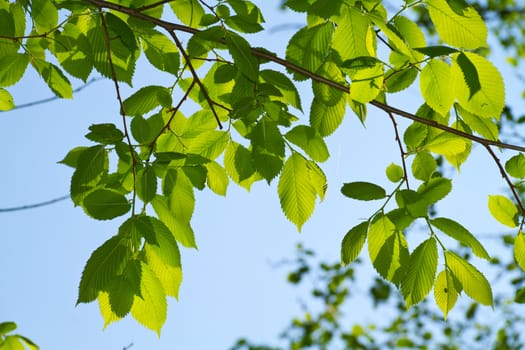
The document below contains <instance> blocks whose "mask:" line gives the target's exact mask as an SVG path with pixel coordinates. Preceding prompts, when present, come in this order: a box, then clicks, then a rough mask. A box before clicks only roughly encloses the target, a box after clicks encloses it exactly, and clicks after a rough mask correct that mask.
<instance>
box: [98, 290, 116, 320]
mask: <svg viewBox="0 0 525 350" xmlns="http://www.w3.org/2000/svg"><path fill="white" fill-rule="evenodd" d="M97 300H98V308H99V310H100V314H101V315H102V318H103V319H104V329H105V328H106V327H107V326H108V325H109V324H110V323H112V322H115V321H119V320H120V319H122V317H119V316H117V314H115V312H114V311H113V310H112V309H111V303H110V302H109V293H108V292H104V291H101V292H99V293H98V298H97Z"/></svg>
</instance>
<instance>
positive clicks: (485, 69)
mask: <svg viewBox="0 0 525 350" xmlns="http://www.w3.org/2000/svg"><path fill="white" fill-rule="evenodd" d="M462 55H464V56H466V58H468V60H469V61H470V62H471V63H472V65H473V66H474V67H475V69H476V71H477V72H478V78H479V79H478V80H479V85H480V86H481V87H480V88H478V87H476V86H475V85H476V83H477V82H476V83H475V82H472V80H473V78H469V77H466V76H465V74H464V72H463V70H462V69H461V66H460V63H459V62H458V59H459V57H460V56H459V55H455V56H454V59H453V60H452V79H453V84H455V93H456V98H457V100H458V103H459V104H460V105H461V107H463V108H464V109H466V110H467V111H469V112H470V113H472V114H474V115H477V116H480V117H482V118H496V119H498V120H499V118H500V115H501V113H502V111H503V107H504V106H505V85H504V82H503V78H502V77H501V74H500V72H499V71H498V69H497V68H496V67H495V66H494V65H493V64H492V63H491V62H489V61H488V60H487V59H486V58H484V57H482V56H480V55H477V54H475V53H472V52H464V53H462ZM473 84H474V86H473ZM474 90H477V92H476V93H474V95H472V94H471V93H472V91H474Z"/></svg>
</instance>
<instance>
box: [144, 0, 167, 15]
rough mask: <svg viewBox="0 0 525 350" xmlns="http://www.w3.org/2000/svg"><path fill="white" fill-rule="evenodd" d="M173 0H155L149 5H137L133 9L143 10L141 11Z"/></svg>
mask: <svg viewBox="0 0 525 350" xmlns="http://www.w3.org/2000/svg"><path fill="white" fill-rule="evenodd" d="M173 1H175V0H160V1H157V2H155V3H153V4H149V5H146V6H142V7H137V8H136V9H135V10H137V11H140V12H143V11H147V10H150V9H152V8H155V7H157V6H162V5H165V4H168V3H170V2H173Z"/></svg>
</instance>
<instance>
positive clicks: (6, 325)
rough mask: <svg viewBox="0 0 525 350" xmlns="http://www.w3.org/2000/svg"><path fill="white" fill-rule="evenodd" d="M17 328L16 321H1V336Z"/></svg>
mask: <svg viewBox="0 0 525 350" xmlns="http://www.w3.org/2000/svg"><path fill="white" fill-rule="evenodd" d="M15 329H16V323H15V322H2V323H0V336H3V335H5V334H7V333H11V332H12V331H14V330H15Z"/></svg>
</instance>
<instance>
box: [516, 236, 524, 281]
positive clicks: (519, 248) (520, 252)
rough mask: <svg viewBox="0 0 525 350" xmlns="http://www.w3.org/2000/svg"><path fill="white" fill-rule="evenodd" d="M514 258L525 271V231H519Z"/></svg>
mask: <svg viewBox="0 0 525 350" xmlns="http://www.w3.org/2000/svg"><path fill="white" fill-rule="evenodd" d="M514 258H515V259H516V262H517V263H518V265H519V266H520V267H521V269H522V270H523V271H525V233H523V232H522V231H519V232H518V234H517V235H516V239H515V240H514Z"/></svg>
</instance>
